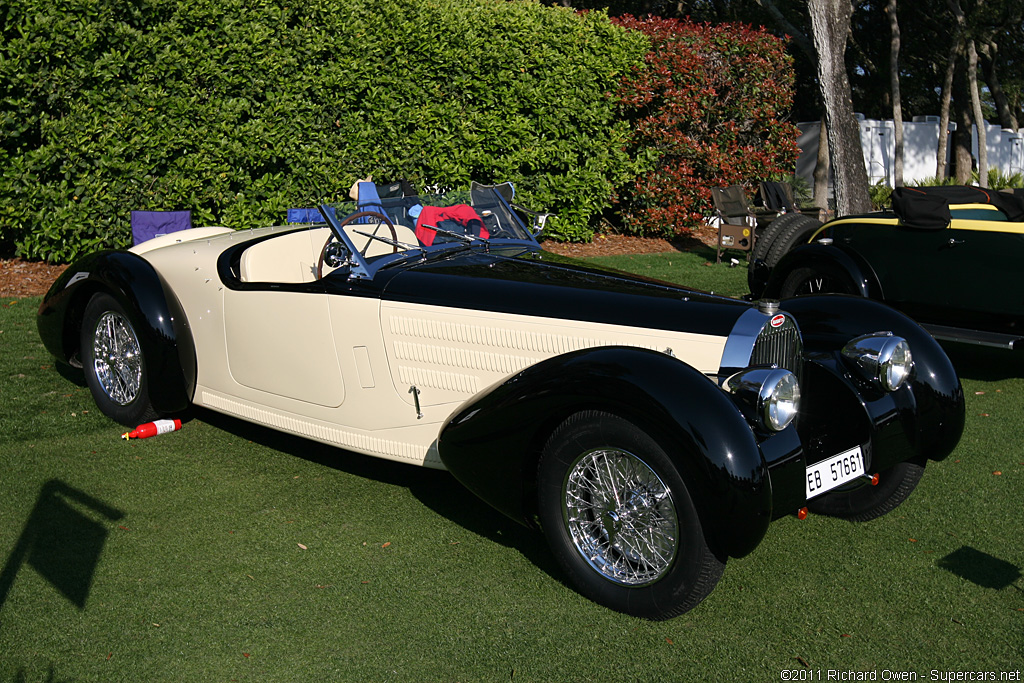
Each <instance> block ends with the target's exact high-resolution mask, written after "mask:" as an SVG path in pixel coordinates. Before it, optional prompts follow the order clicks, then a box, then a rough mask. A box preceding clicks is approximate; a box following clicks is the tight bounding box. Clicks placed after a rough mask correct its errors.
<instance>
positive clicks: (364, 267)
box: [38, 187, 964, 619]
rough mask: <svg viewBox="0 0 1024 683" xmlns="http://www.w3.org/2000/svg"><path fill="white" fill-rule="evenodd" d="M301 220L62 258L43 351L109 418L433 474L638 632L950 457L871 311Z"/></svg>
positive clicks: (516, 239) (425, 202)
mask: <svg viewBox="0 0 1024 683" xmlns="http://www.w3.org/2000/svg"><path fill="white" fill-rule="evenodd" d="M319 216H320V220H319V221H318V222H317V223H314V224H307V225H289V226H277V227H268V228H259V229H254V230H245V231H231V230H225V229H223V228H199V229H195V230H191V231H184V232H179V233H174V234H170V235H166V236H163V237H158V238H156V239H154V240H151V241H149V242H146V243H143V244H140V245H138V246H136V247H134V248H132V249H131V250H129V251H102V252H98V253H96V254H93V255H91V256H88V257H86V258H83V259H82V260H81V261H80V262H78V263H76V264H73V265H72V266H71V267H69V268H68V269H67V270H66V271H65V273H64V274H63V275H62V276H61V277H60V279H58V280H57V282H55V283H54V285H53V287H52V288H51V290H50V292H49V294H48V295H47V296H46V298H45V299H44V301H43V303H42V304H41V306H40V310H39V318H38V325H39V331H40V334H41V336H42V338H43V340H44V342H45V344H46V346H47V348H48V349H49V350H50V351H51V352H52V353H53V354H54V355H55V356H56V357H57V359H58V360H59V361H62V362H66V363H68V364H70V365H72V366H76V367H79V368H81V369H82V370H83V371H84V374H85V379H86V381H87V382H88V384H89V387H90V389H91V391H92V394H93V396H94V398H95V400H96V403H97V404H98V405H99V407H100V408H101V409H102V410H103V412H104V413H106V414H107V415H108V416H110V417H111V418H112V419H114V420H116V421H118V422H121V423H123V424H128V425H134V424H135V423H137V422H140V421H144V420H148V419H151V418H155V417H159V416H171V415H174V414H177V413H180V412H182V411H185V410H186V409H188V408H189V406H192V405H196V406H203V407H206V408H208V409H211V410H215V411H219V412H222V413H226V414H228V415H233V416H236V417H237V418H239V419H242V420H248V421H250V422H255V423H258V424H261V425H266V426H269V427H271V428H274V429H278V430H281V431H285V432H289V433H292V434H297V435H301V436H303V437H307V438H309V439H315V440H317V441H321V442H324V443H328V444H332V445H335V446H338V447H339V449H344V450H339V451H338V457H339V458H345V457H346V451H354V452H357V453H363V454H366V455H370V456H375V457H380V458H387V459H391V460H397V461H401V462H406V463H410V464H412V465H422V466H427V467H434V468H445V469H448V470H450V471H451V473H452V474H453V475H454V476H455V477H456V478H457V479H458V480H459V481H461V482H462V483H463V484H465V486H466V487H467V488H468V489H469V490H471V491H472V492H474V493H475V494H477V495H478V496H480V497H481V498H483V499H484V500H485V501H487V502H488V503H490V504H491V505H492V506H494V507H495V508H497V509H498V510H500V511H501V512H503V513H505V514H506V515H509V516H510V517H512V518H514V519H516V520H518V521H520V522H522V523H524V524H527V525H531V526H536V527H539V528H540V529H542V530H543V533H544V535H545V536H546V538H547V541H548V543H549V545H550V547H551V550H552V552H553V553H554V555H555V557H556V558H557V560H558V562H559V564H560V565H561V567H562V568H563V570H564V571H565V574H566V576H567V577H568V579H569V581H570V582H571V583H572V584H573V585H574V586H575V587H576V588H577V589H578V590H579V591H580V592H582V593H583V594H585V595H587V596H589V597H590V598H592V599H593V600H595V601H597V602H598V603H600V604H603V605H606V606H608V607H610V608H612V609H615V610H619V611H622V612H625V613H628V614H632V615H636V616H638V617H644V618H649V619H665V618H669V617H673V616H675V615H678V614H681V613H683V612H685V611H687V610H689V609H691V608H693V607H694V606H696V605H697V604H698V603H699V602H700V601H701V600H703V599H704V598H705V597H706V596H707V595H708V594H709V593H710V592H711V590H712V589H713V588H714V586H715V584H716V583H717V581H718V579H719V577H720V576H721V574H722V571H723V569H724V566H725V563H726V561H727V560H728V558H730V557H742V556H744V555H746V554H748V553H750V552H751V551H753V550H754V548H756V547H757V545H758V544H759V543H760V542H761V540H762V538H764V536H765V534H766V533H767V532H768V529H769V527H770V524H771V522H772V520H774V519H777V518H779V517H782V516H786V515H794V514H800V515H803V514H806V511H807V508H810V509H811V510H812V511H817V512H821V513H824V514H829V515H837V516H840V517H846V518H849V519H852V520H867V519H871V518H873V517H876V516H878V515H882V514H885V513H886V512H888V511H890V510H892V509H893V508H894V507H896V506H897V505H899V504H900V503H901V501H903V500H904V499H905V498H906V497H907V496H908V495H909V494H910V492H911V491H912V490H913V488H914V487H915V485H916V484H917V483H918V480H919V479H920V478H921V475H922V472H923V470H924V467H925V464H926V463H927V462H928V461H929V460H933V461H934V460H941V459H943V458H945V457H946V456H947V455H948V454H949V453H950V451H951V450H952V449H953V448H954V447H955V446H956V444H957V442H958V440H959V438H960V435H961V431H962V429H963V424H964V402H963V392H962V390H961V387H960V383H959V380H958V378H957V376H956V374H955V372H954V370H953V368H952V366H951V365H950V363H949V361H948V359H947V358H946V356H945V354H944V353H943V351H942V349H941V348H940V347H939V346H938V345H937V344H936V342H935V341H934V340H933V339H932V338H931V337H930V336H929V335H928V334H927V333H926V332H925V331H924V330H922V329H921V328H920V327H919V326H918V325H917V324H915V323H914V322H912V321H911V320H910V319H908V318H907V317H905V316H903V315H902V314H900V313H897V312H896V311H893V310H892V309H890V308H888V307H885V306H882V305H880V304H877V303H875V302H872V301H867V300H862V299H854V298H834V297H804V298H798V299H793V300H789V301H783V302H781V303H779V302H775V301H762V302H760V303H758V304H751V303H747V302H743V301H739V300H735V299H729V298H725V297H721V296H715V295H712V294H707V293H704V292H699V291H694V290H691V289H687V288H684V287H679V286H675V285H670V284H666V283H662V282H655V281H649V280H644V279H640V278H637V277H633V276H629V275H626V274H624V273H620V272H614V271H606V270H602V269H599V268H595V267H592V266H588V265H585V264H581V263H578V262H574V261H571V260H568V259H565V258H561V257H558V256H555V255H552V254H550V253H547V252H545V251H544V250H543V249H541V247H540V245H539V244H538V242H537V240H536V239H535V235H534V234H533V232H532V231H531V230H530V229H529V228H528V227H527V226H526V225H525V224H524V223H523V222H521V220H520V218H519V216H517V214H516V211H515V210H514V209H513V207H512V206H511V205H510V204H509V203H508V202H507V201H506V199H505V198H504V197H503V196H502V195H501V194H500V193H498V192H495V191H493V190H492V189H491V188H487V187H477V188H474V190H473V191H471V192H451V193H448V194H446V195H443V196H417V197H401V198H395V199H377V200H376V201H374V202H372V203H370V202H363V203H362V204H361V205H360V204H354V203H353V204H339V205H333V206H328V205H324V206H322V207H321V208H320V212H319ZM855 529H856V527H851V528H850V533H856V530H855Z"/></svg>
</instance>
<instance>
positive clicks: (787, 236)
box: [751, 212, 822, 268]
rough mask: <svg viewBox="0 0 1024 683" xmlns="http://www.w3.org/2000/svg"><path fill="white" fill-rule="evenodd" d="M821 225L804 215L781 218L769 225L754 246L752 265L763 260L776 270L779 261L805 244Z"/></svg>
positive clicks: (789, 214) (790, 214) (798, 214)
mask: <svg viewBox="0 0 1024 683" xmlns="http://www.w3.org/2000/svg"><path fill="white" fill-rule="evenodd" d="M821 225H822V223H821V221H819V220H815V219H814V218H811V217H810V216H805V215H803V214H802V213H796V212H793V213H786V214H783V215H781V216H779V217H778V218H776V219H775V220H773V221H772V222H771V223H769V224H768V227H766V228H765V229H764V234H762V235H761V237H760V239H758V240H757V243H756V244H755V245H754V251H753V254H752V255H751V263H753V262H754V261H757V260H761V261H764V263H765V264H767V266H768V267H769V268H774V267H775V265H776V264H777V263H778V262H779V259H781V258H782V257H783V256H784V255H785V254H786V253H787V252H789V251H790V250H792V249H793V248H794V247H796V246H797V245H800V244H805V243H806V242H807V241H808V240H809V239H810V238H811V236H812V235H814V233H816V232H817V231H818V229H819V228H821Z"/></svg>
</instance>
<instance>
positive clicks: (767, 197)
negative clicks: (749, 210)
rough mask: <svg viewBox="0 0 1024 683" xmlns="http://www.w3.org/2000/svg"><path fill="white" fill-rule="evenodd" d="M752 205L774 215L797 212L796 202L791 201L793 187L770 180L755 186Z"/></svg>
mask: <svg viewBox="0 0 1024 683" xmlns="http://www.w3.org/2000/svg"><path fill="white" fill-rule="evenodd" d="M754 204H755V205H757V206H763V207H764V208H765V209H767V210H769V211H773V212H775V213H776V214H780V213H789V212H791V211H796V210H797V208H796V202H795V201H794V200H793V186H792V185H790V184H789V183H780V182H775V181H772V180H766V181H764V182H763V183H761V184H759V185H758V186H757V195H756V196H755V197H754Z"/></svg>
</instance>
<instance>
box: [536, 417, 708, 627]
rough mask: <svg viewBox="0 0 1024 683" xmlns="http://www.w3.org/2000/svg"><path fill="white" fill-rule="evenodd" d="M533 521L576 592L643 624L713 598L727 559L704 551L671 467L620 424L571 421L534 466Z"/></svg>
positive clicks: (644, 436) (635, 431)
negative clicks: (535, 479) (644, 620)
mask: <svg viewBox="0 0 1024 683" xmlns="http://www.w3.org/2000/svg"><path fill="white" fill-rule="evenodd" d="M537 516H538V519H539V521H540V524H541V528H542V529H543V530H544V535H545V537H546V538H547V541H548V545H549V546H550V547H551V551H552V552H553V553H554V556H555V559H556V560H557V561H558V563H559V564H560V565H561V567H562V569H563V570H564V571H565V573H566V576H567V577H568V579H569V581H570V582H571V583H572V584H573V586H574V587H575V588H576V590H578V591H580V592H581V593H582V594H583V595H585V596H587V597H588V598H590V599H591V600H594V601H595V602H597V603H599V604H602V605H604V606H606V607H609V608H611V609H614V610H618V611H619V612H624V613H626V614H631V615H633V616H635V617H641V618H643V619H659V620H660V619H670V618H671V617H674V616H676V615H679V614H682V613H683V612H685V611H687V610H690V609H693V608H694V607H696V606H697V605H698V604H699V603H700V601H701V600H703V599H704V598H705V597H707V595H708V594H709V593H710V592H711V591H712V589H714V587H715V584H716V583H718V579H719V578H720V577H721V576H722V570H723V569H724V568H725V559H724V558H722V559H719V557H718V556H717V555H716V554H715V553H713V552H712V551H711V549H710V548H709V547H708V543H707V540H706V539H705V537H704V531H703V528H702V527H701V524H700V519H699V517H698V515H697V510H696V508H695V507H694V503H693V499H692V498H691V496H690V493H689V491H688V490H687V488H686V483H685V482H684V480H683V478H682V477H681V476H680V473H679V470H678V469H677V467H676V464H675V462H673V459H672V458H671V457H669V455H668V454H667V453H666V452H665V450H664V449H663V448H662V447H661V446H660V444H659V443H658V441H657V440H656V439H654V438H653V437H652V436H651V435H650V434H648V433H647V432H645V431H644V430H642V429H640V428H639V427H637V426H636V425H635V424H633V423H632V422H629V421H628V420H625V419H623V418H621V417H619V416H617V415H613V414H611V413H606V412H602V411H596V410H587V411H582V412H579V413H576V414H574V415H570V416H569V417H568V418H566V420H565V421H564V422H562V423H561V424H560V425H559V426H558V427H557V428H556V429H555V430H554V431H553V432H552V434H551V436H550V437H548V440H547V442H546V443H545V445H544V449H543V452H542V454H541V458H540V462H539V463H538V467H537Z"/></svg>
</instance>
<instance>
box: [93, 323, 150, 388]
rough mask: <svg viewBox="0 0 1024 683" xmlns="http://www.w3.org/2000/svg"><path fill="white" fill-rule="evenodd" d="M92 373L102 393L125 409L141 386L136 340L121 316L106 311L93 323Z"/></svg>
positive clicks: (129, 326) (140, 356) (132, 331)
mask: <svg viewBox="0 0 1024 683" xmlns="http://www.w3.org/2000/svg"><path fill="white" fill-rule="evenodd" d="M92 356H93V370H94V371H95V373H96V379H97V380H99V384H100V387H101V388H102V389H103V392H104V393H105V394H106V395H107V396H109V397H110V400H111V401H113V402H114V403H116V404H118V405H122V406H124V405H128V404H129V403H131V402H132V401H134V400H135V397H136V396H138V395H139V386H140V385H141V384H142V352H141V350H140V349H139V340H138V339H137V338H136V337H135V332H134V330H132V327H131V325H129V324H128V321H127V320H125V318H124V316H122V315H120V314H118V313H115V312H113V311H107V312H106V313H104V314H103V315H102V316H100V319H99V320H98V321H96V329H95V331H94V332H93V336H92Z"/></svg>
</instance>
